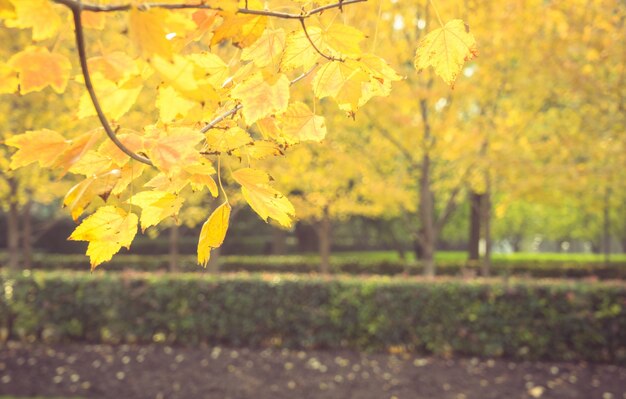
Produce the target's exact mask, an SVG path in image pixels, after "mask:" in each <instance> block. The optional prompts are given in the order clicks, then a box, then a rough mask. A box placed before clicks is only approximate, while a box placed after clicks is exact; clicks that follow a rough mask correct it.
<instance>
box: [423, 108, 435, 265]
mask: <svg viewBox="0 0 626 399" xmlns="http://www.w3.org/2000/svg"><path fill="white" fill-rule="evenodd" d="M420 111H421V114H422V122H423V123H424V138H423V143H424V155H423V156H422V164H421V165H420V169H421V170H420V172H421V175H420V181H419V183H420V199H419V201H420V203H419V217H420V222H421V233H422V234H421V237H420V244H421V247H422V263H423V265H424V275H425V276H428V277H433V276H434V275H435V272H436V270H435V261H434V258H435V244H436V236H437V231H436V228H435V198H434V194H433V191H432V187H431V185H430V168H431V164H430V162H431V161H430V154H429V151H430V146H431V145H432V140H433V137H432V135H431V132H430V123H429V121H428V103H427V101H426V99H421V100H420Z"/></svg>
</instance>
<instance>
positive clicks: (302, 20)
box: [300, 18, 343, 62]
mask: <svg viewBox="0 0 626 399" xmlns="http://www.w3.org/2000/svg"><path fill="white" fill-rule="evenodd" d="M300 25H302V30H303V31H304V34H305V35H306V38H307V39H308V40H309V43H311V47H313V49H314V50H315V51H317V53H318V54H319V55H321V56H322V57H324V58H326V59H327V60H328V61H341V62H343V60H342V59H341V58H335V57H333V56H330V55H327V54H324V53H323V52H322V50H320V49H319V48H318V47H317V46H316V45H315V43H313V39H311V36H309V31H307V30H306V24H305V23H304V18H300Z"/></svg>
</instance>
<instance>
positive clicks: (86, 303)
mask: <svg viewBox="0 0 626 399" xmlns="http://www.w3.org/2000/svg"><path fill="white" fill-rule="evenodd" d="M0 283H1V284H0V287H2V288H1V290H2V292H0V323H1V328H2V331H4V333H5V335H7V334H9V335H11V336H13V337H14V338H19V339H30V340H48V341H50V340H51V341H68V340H69V341H75V340H78V341H87V342H113V343H117V342H169V343H176V344H189V345H193V344H197V343H201V342H206V343H210V344H223V345H249V346H266V345H276V346H285V347H290V348H351V349H358V350H385V349H389V348H394V350H398V349H400V350H407V351H415V352H420V353H435V354H439V355H448V354H460V355H477V356H507V357H512V358H518V359H550V360H574V359H584V360H589V361H601V362H615V363H620V364H626V284H624V283H622V282H584V283H583V282H575V281H568V282H565V281H561V282H557V281H547V280H542V281H535V282H533V281H523V280H511V281H510V282H509V284H505V283H504V282H501V281H498V280H478V281H475V282H469V283H468V282H463V281H460V280H456V279H449V278H447V279H446V278H444V279H437V280H422V279H420V278H416V277H406V278H403V279H401V278H388V277H370V278H360V279H358V278H354V277H346V276H337V277H332V278H331V277H325V278H322V277H304V276H302V275H299V276H298V275H274V274H265V275H246V274H234V275H228V276H220V277H215V276H207V275H198V274H192V273H187V274H145V273H94V274H89V273H79V272H41V271H38V272H32V273H31V272H25V273H23V274H9V273H1V274H0Z"/></svg>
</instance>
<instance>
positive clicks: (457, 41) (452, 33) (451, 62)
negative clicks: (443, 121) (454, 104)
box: [414, 19, 478, 86]
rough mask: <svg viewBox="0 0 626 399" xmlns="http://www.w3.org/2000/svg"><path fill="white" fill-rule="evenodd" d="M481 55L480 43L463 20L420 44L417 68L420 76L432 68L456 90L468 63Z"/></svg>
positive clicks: (443, 27) (452, 21) (448, 26)
mask: <svg viewBox="0 0 626 399" xmlns="http://www.w3.org/2000/svg"><path fill="white" fill-rule="evenodd" d="M477 55H478V50H477V49H476V39H474V36H473V35H472V34H471V33H470V32H469V28H468V27H467V25H465V23H464V22H463V21H462V20H460V19H453V20H451V21H448V22H447V23H446V24H445V25H444V26H442V27H441V28H437V29H435V30H433V31H431V32H430V33H428V34H427V35H426V36H424V38H423V39H422V40H420V42H419V44H418V46H417V51H416V54H415V60H414V64H415V68H417V70H418V72H419V71H422V70H423V69H426V68H428V67H429V66H432V67H433V68H434V69H435V72H436V73H437V75H439V76H441V78H442V79H443V80H444V81H445V82H446V83H447V84H449V85H450V86H453V85H454V81H455V80H456V77H457V76H458V74H459V73H460V72H461V69H462V68H463V64H464V63H465V61H469V60H471V59H472V58H474V57H476V56H477Z"/></svg>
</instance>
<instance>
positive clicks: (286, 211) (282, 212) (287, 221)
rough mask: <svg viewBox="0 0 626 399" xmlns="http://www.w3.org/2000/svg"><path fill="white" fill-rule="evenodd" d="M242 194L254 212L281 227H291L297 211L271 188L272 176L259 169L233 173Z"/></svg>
mask: <svg viewBox="0 0 626 399" xmlns="http://www.w3.org/2000/svg"><path fill="white" fill-rule="evenodd" d="M233 179H235V181H236V182H237V183H239V184H240V185H241V192H242V193H243V197H244V198H245V199H246V201H247V202H248V204H249V205H250V206H251V207H252V209H254V211H255V212H256V213H257V214H258V215H259V216H261V218H262V219H263V220H265V221H267V219H268V218H272V219H274V220H276V221H277V222H278V223H280V225H281V226H285V227H289V226H291V219H292V218H293V217H294V216H295V209H294V207H293V205H292V204H291V202H289V200H288V199H287V197H285V196H283V195H282V194H281V193H279V192H278V191H276V190H275V189H274V188H272V187H271V186H270V184H269V183H270V176H269V175H268V174H267V173H265V172H263V171H261V170H257V169H251V168H243V169H238V170H236V171H234V172H233Z"/></svg>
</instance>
